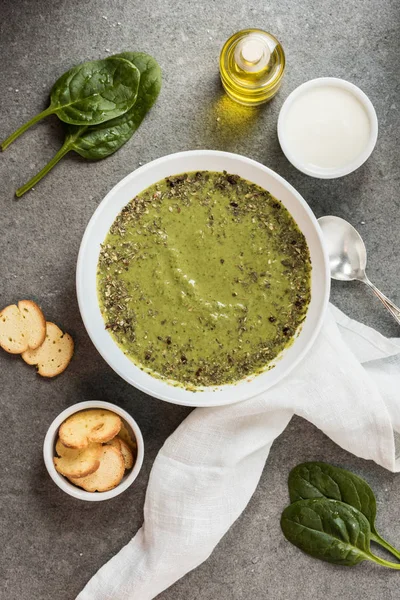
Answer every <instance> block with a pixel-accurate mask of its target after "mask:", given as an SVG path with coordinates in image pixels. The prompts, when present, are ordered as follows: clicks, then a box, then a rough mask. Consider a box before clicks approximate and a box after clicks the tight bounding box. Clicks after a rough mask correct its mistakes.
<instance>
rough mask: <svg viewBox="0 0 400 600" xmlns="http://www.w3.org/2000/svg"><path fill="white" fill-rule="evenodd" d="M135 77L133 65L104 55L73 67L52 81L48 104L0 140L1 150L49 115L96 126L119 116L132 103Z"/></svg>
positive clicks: (133, 100)
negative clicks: (44, 108) (102, 57)
mask: <svg viewBox="0 0 400 600" xmlns="http://www.w3.org/2000/svg"><path fill="white" fill-rule="evenodd" d="M139 79H140V73H139V70H138V69H137V67H135V65H133V64H132V63H131V62H130V61H128V60H126V59H124V58H107V59H104V60H96V61H92V62H87V63H83V64H81V65H78V66H76V67H73V68H72V69H70V70H69V71H67V72H66V73H64V75H62V76H61V77H60V79H58V80H57V81H56V83H55V84H54V86H53V89H52V90H51V95H50V106H49V107H48V108H46V110H44V111H43V112H41V113H40V114H38V115H36V116H35V117H33V119H31V120H30V121H28V123H25V125H23V126H22V127H20V128H19V129H17V131H15V132H14V133H13V134H12V135H10V137H8V138H7V139H6V140H5V141H4V142H3V143H2V145H1V148H2V150H5V149H6V148H7V147H8V146H9V145H10V144H11V142H13V141H14V140H15V139H17V137H19V136H20V135H21V134H22V133H24V131H26V130H27V129H28V128H29V127H31V125H33V124H34V123H37V122H38V121H40V120H41V119H43V118H44V117H46V116H48V115H51V114H56V115H57V116H58V117H59V118H60V119H61V120H62V121H64V122H65V123H70V124H74V125H96V124H99V123H103V122H105V121H109V120H110V119H114V118H116V117H119V116H120V115H122V114H124V113H125V112H126V111H127V110H129V109H130V108H131V107H132V106H133V104H134V103H135V101H136V97H137V93H138V88H139Z"/></svg>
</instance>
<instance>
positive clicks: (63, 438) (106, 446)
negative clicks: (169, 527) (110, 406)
mask: <svg viewBox="0 0 400 600" xmlns="http://www.w3.org/2000/svg"><path fill="white" fill-rule="evenodd" d="M58 435H59V438H58V440H57V443H56V453H57V455H58V456H56V457H54V465H55V468H56V469H57V471H58V472H59V473H61V475H64V476H65V477H67V478H68V479H69V480H70V481H71V483H73V484H74V485H77V486H79V487H81V488H83V489H84V490H86V491H87V492H96V491H97V492H105V491H107V490H112V489H113V488H115V487H116V486H117V485H118V484H119V483H120V482H121V480H122V478H123V476H124V474H125V471H126V470H127V469H132V467H133V465H134V462H135V456H136V443H135V441H134V440H133V439H132V437H131V436H130V434H129V432H128V429H127V427H126V425H125V424H124V423H123V421H122V420H121V418H120V417H119V416H118V415H117V414H115V413H113V412H111V411H109V410H104V409H100V408H95V409H88V410H83V411H80V412H77V413H75V414H73V415H71V416H70V417H69V418H68V419H67V420H66V421H64V423H62V425H61V426H60V429H59V432H58Z"/></svg>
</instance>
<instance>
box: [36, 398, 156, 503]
mask: <svg viewBox="0 0 400 600" xmlns="http://www.w3.org/2000/svg"><path fill="white" fill-rule="evenodd" d="M89 408H104V409H107V410H109V411H111V412H114V413H116V414H117V415H119V416H120V417H122V419H123V420H124V421H126V422H127V423H128V425H129V426H130V427H131V428H132V431H133V433H134V435H135V438H136V443H137V456H136V462H135V464H134V465H133V467H132V469H131V470H130V471H129V472H128V474H127V475H126V476H125V477H124V479H122V481H121V482H120V483H119V484H118V485H117V486H116V487H115V488H113V489H112V490H108V491H106V492H87V491H86V490H83V489H80V488H78V487H76V486H74V485H73V484H72V483H70V482H69V481H68V480H67V479H66V478H65V477H64V476H63V475H61V473H59V472H58V471H57V470H56V468H55V466H54V462H53V458H54V446H55V442H56V438H57V435H58V430H59V428H60V425H61V424H62V423H63V422H64V421H65V420H66V419H67V418H68V417H70V416H71V415H73V414H75V413H77V412H80V411H82V410H86V409H89ZM143 458H144V441H143V436H142V432H141V430H140V428H139V425H138V424H137V423H136V421H135V419H134V418H133V417H132V416H131V415H130V414H129V413H128V412H127V411H126V410H124V409H123V408H121V407H119V406H117V405H116V404H112V403H111V402H104V401H102V400H86V401H84V402H78V403H77V404H73V405H72V406H69V407H68V408H66V409H64V410H63V411H62V412H61V413H60V414H59V415H57V417H56V418H55V419H54V420H53V421H52V423H51V424H50V426H49V428H48V430H47V433H46V436H45V438H44V442H43V459H44V464H45V465H46V469H47V472H48V474H49V475H50V477H51V479H52V480H53V481H54V483H55V484H56V485H57V486H58V487H59V488H60V489H61V490H63V492H65V493H66V494H69V495H70V496H73V497H74V498H78V499H79V500H86V501H88V502H102V501H103V500H109V499H110V498H115V497H116V496H119V495H120V494H122V492H124V491H125V490H126V489H128V487H129V486H131V485H132V483H133V482H134V481H135V479H136V478H137V476H138V475H139V472H140V470H141V468H142V465H143Z"/></svg>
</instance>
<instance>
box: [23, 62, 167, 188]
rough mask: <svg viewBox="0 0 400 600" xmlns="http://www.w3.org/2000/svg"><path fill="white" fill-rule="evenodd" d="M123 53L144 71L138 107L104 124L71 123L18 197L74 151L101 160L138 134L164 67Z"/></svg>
mask: <svg viewBox="0 0 400 600" xmlns="http://www.w3.org/2000/svg"><path fill="white" fill-rule="evenodd" d="M122 56H129V57H130V58H129V60H130V62H132V64H135V65H136V67H137V69H138V70H139V72H140V84H139V90H138V95H137V99H136V102H135V104H134V106H133V107H132V108H131V109H130V110H128V111H127V112H126V113H125V114H124V115H122V116H120V117H117V118H116V119H112V120H111V121H107V122H106V123H103V124H101V125H96V126H94V127H76V126H73V125H69V126H67V135H66V138H65V141H64V144H63V146H62V147H61V148H60V150H59V151H58V152H57V154H56V155H55V156H54V158H52V160H51V161H50V162H49V163H48V164H47V165H46V166H45V167H44V168H43V169H42V170H41V171H40V172H39V173H38V174H37V175H35V176H34V177H33V178H32V179H31V180H30V181H28V183H26V184H25V185H24V186H22V187H21V188H19V189H18V190H17V191H16V195H17V196H18V197H20V196H22V195H23V194H25V192H27V191H28V190H30V189H31V188H32V187H33V186H34V185H36V184H37V183H38V181H40V180H41V179H42V178H43V177H44V176H45V175H46V174H47V173H48V172H49V171H50V170H51V169H52V168H53V167H54V166H55V165H56V164H57V163H58V161H59V160H61V158H62V157H63V156H65V155H66V154H67V153H68V152H70V151H71V150H73V151H74V152H77V153H78V154H79V155H80V156H82V157H83V158H87V159H91V160H100V159H102V158H106V157H107V156H110V155H111V154H113V153H114V152H116V150H119V148H121V146H123V145H124V144H125V143H126V142H127V141H128V140H129V139H130V138H131V137H132V135H133V134H134V133H135V131H136V130H137V128H138V127H139V125H140V124H141V122H142V121H143V119H144V117H145V115H146V113H147V112H148V111H149V109H150V108H151V107H152V106H153V104H154V102H155V101H156V99H157V97H158V94H159V92H160V89H161V69H160V67H159V65H158V63H157V62H156V61H155V60H154V58H152V57H151V56H149V55H148V54H145V53H143V52H125V53H123V55H122ZM112 58H113V57H110V58H109V59H106V60H111V59H112Z"/></svg>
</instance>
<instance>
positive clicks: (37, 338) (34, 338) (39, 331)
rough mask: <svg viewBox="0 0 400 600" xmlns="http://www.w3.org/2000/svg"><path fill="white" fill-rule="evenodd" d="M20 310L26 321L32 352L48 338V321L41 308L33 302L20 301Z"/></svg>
mask: <svg viewBox="0 0 400 600" xmlns="http://www.w3.org/2000/svg"><path fill="white" fill-rule="evenodd" d="M18 308H19V311H20V313H21V315H22V318H23V319H24V321H25V329H26V331H27V334H28V345H29V348H30V349H31V350H36V348H39V346H41V345H42V344H43V342H44V340H45V337H46V319H45V318H44V314H43V313H42V311H41V310H40V308H39V306H38V305H37V304H35V302H32V300H20V301H19V302H18Z"/></svg>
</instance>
